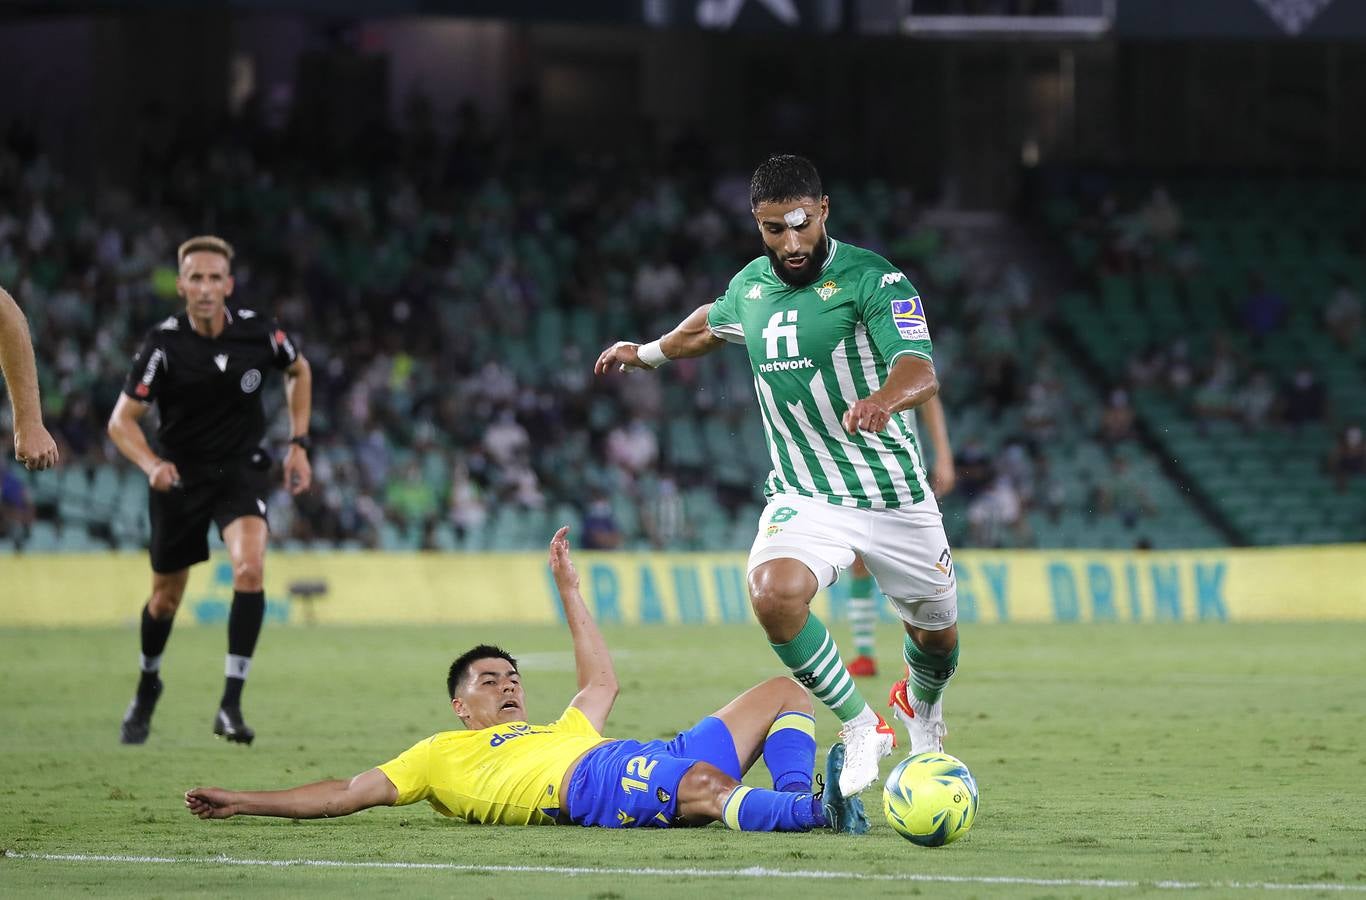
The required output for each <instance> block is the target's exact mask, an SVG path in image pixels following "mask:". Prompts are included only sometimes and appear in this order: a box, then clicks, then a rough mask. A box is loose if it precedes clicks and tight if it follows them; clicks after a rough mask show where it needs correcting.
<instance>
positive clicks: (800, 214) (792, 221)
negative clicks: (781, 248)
mask: <svg viewBox="0 0 1366 900" xmlns="http://www.w3.org/2000/svg"><path fill="white" fill-rule="evenodd" d="M783 221H784V222H786V223H787V227H788V228H796V227H797V226H799V225H805V224H806V207H804V206H799V207H797V208H796V209H793V210H789V211H787V212H785V213H783Z"/></svg>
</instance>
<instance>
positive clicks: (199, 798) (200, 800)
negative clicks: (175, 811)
mask: <svg viewBox="0 0 1366 900" xmlns="http://www.w3.org/2000/svg"><path fill="white" fill-rule="evenodd" d="M232 794H233V792H232V791H225V790H223V789H222V788H195V789H194V790H192V791H186V792H185V808H186V809H188V810H189V811H190V813H191V814H193V815H196V816H199V818H201V819H231V818H232V817H233V816H235V815H237V807H236V805H235V804H233V802H232Z"/></svg>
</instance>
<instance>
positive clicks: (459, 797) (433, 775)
mask: <svg viewBox="0 0 1366 900" xmlns="http://www.w3.org/2000/svg"><path fill="white" fill-rule="evenodd" d="M605 740H606V738H604V737H603V736H602V735H601V734H599V733H598V730H597V729H596V728H594V727H593V724H592V723H591V722H589V721H588V717H587V716H585V715H584V714H583V713H582V712H580V711H579V710H578V709H576V708H575V707H572V706H571V707H569V708H568V709H566V710H565V711H564V714H563V715H561V716H560V718H559V720H558V721H555V722H552V723H551V724H549V725H529V724H527V723H526V722H508V723H507V724H505V725H495V726H493V727H492V728H483V729H480V730H479V731H443V732H441V733H440V734H434V735H432V736H431V737H429V738H427V739H426V740H423V741H419V742H418V743H416V744H414V745H413V746H412V747H411V748H410V749H409V750H407V751H405V752H404V753H403V754H401V755H400V756H398V757H397V758H395V759H393V760H390V761H389V762H387V763H385V764H384V765H382V766H380V767H379V770H380V771H381V772H383V773H384V774H385V776H386V777H388V779H389V780H390V781H392V782H393V783H394V787H396V788H398V800H397V802H396V803H395V804H394V805H395V806H404V805H406V804H409V803H416V802H417V801H419V800H426V801H427V802H428V803H430V804H431V805H432V808H433V809H435V810H436V811H437V812H439V813H441V814H442V815H445V816H454V817H456V818H460V819H464V820H465V821H467V822H477V823H481V824H495V825H554V824H555V820H556V817H557V816H558V815H559V813H560V806H561V798H560V783H561V782H562V781H564V775H565V772H567V771H569V767H570V765H572V764H573V762H574V760H576V759H578V758H579V757H580V756H582V755H583V753H584V752H585V751H587V750H589V749H591V748H593V747H596V746H597V745H598V744H601V743H602V742H603V741H605Z"/></svg>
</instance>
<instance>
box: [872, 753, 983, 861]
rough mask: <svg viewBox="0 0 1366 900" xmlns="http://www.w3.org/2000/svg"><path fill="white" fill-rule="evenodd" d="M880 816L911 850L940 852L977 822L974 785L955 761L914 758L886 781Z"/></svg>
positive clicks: (944, 757)
mask: <svg viewBox="0 0 1366 900" xmlns="http://www.w3.org/2000/svg"><path fill="white" fill-rule="evenodd" d="M882 811H883V812H884V813H885V814H886V816H887V824H888V825H890V826H892V830H893V831H895V832H896V833H897V834H899V835H901V836H902V837H904V838H905V839H906V840H908V841H910V842H911V843H912V844H918V845H920V846H921V847H942V846H943V845H945V844H951V843H953V842H954V841H956V840H958V839H959V838H960V837H962V836H963V835H965V834H967V833H968V829H969V828H971V827H972V821H973V819H975V818H977V780H976V779H975V778H973V777H972V773H971V772H969V771H968V767H967V766H965V765H963V761H962V760H960V759H958V758H957V757H954V756H949V755H948V754H947V753H918V754H916V755H915V756H909V757H907V758H906V759H904V760H902V761H901V762H900V763H898V764H897V767H896V768H895V769H893V770H892V772H891V774H890V775H888V776H887V781H886V783H885V784H884V785H883V789H882Z"/></svg>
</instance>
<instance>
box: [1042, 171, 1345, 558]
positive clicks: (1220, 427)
mask: <svg viewBox="0 0 1366 900" xmlns="http://www.w3.org/2000/svg"><path fill="white" fill-rule="evenodd" d="M1183 193H1184V194H1185V195H1187V196H1188V197H1189V199H1188V200H1187V201H1182V200H1180V199H1179V198H1180V196H1181V195H1182V194H1183ZM1362 199H1363V198H1362V191H1361V189H1360V186H1359V185H1354V184H1350V183H1348V184H1343V183H1339V182H1333V181H1327V180H1322V181H1312V180H1310V181H1292V180H1287V179H1265V180H1261V181H1257V180H1248V181H1244V180H1239V179H1230V178H1225V179H1201V178H1195V177H1188V178H1186V179H1183V180H1178V181H1177V182H1175V183H1173V184H1167V185H1157V186H1153V183H1152V182H1151V181H1147V182H1144V181H1142V180H1129V181H1125V180H1122V179H1111V178H1108V177H1104V176H1085V177H1081V178H1079V179H1077V180H1076V181H1075V182H1074V183H1073V184H1072V185H1071V186H1070V189H1069V190H1066V191H1061V192H1060V193H1059V194H1058V195H1057V196H1056V197H1055V200H1054V203H1053V206H1052V208H1051V209H1050V211H1049V218H1050V220H1051V221H1052V224H1053V225H1054V226H1056V227H1057V228H1058V229H1059V231H1060V232H1061V233H1062V235H1063V236H1064V239H1065V240H1066V242H1067V246H1068V247H1069V248H1070V251H1071V255H1072V259H1073V261H1074V263H1075V264H1076V267H1077V270H1078V272H1079V273H1080V274H1081V275H1082V276H1083V279H1084V283H1085V284H1087V285H1088V286H1089V287H1090V289H1091V291H1092V293H1090V294H1088V297H1089V298H1090V299H1083V300H1079V301H1078V302H1079V304H1082V303H1092V304H1097V300H1098V304H1097V305H1098V307H1099V309H1097V310H1094V311H1085V310H1081V309H1077V310H1075V314H1074V315H1072V316H1071V317H1070V318H1071V321H1072V322H1073V324H1074V327H1075V328H1076V329H1077V331H1078V332H1079V333H1081V337H1083V338H1084V339H1085V342H1087V343H1088V345H1089V348H1090V349H1091V351H1092V355H1093V359H1094V360H1095V361H1096V362H1097V363H1098V365H1099V367H1100V368H1102V369H1104V370H1105V375H1106V377H1107V378H1108V379H1109V380H1110V381H1112V382H1113V383H1114V384H1115V386H1116V389H1115V392H1114V395H1126V394H1129V393H1134V394H1137V395H1139V396H1140V397H1142V398H1144V399H1145V400H1146V401H1148V402H1150V403H1151V406H1150V409H1149V412H1150V413H1152V415H1151V416H1150V419H1152V421H1151V422H1150V424H1151V425H1152V426H1153V427H1154V429H1155V433H1160V432H1162V431H1164V430H1165V425H1166V423H1168V422H1172V421H1174V420H1185V421H1186V422H1189V423H1190V424H1191V425H1192V427H1193V431H1194V433H1195V434H1196V435H1198V436H1202V437H1205V438H1207V439H1208V440H1207V441H1206V443H1207V445H1209V446H1212V447H1217V448H1220V449H1223V450H1225V451H1232V450H1234V449H1235V448H1239V447H1241V448H1243V450H1244V453H1245V455H1246V454H1247V453H1249V452H1250V453H1257V452H1260V449H1259V448H1262V447H1266V448H1275V449H1274V450H1272V451H1270V452H1269V455H1271V456H1272V457H1274V458H1275V459H1280V460H1285V458H1286V454H1287V453H1289V454H1293V455H1294V456H1295V457H1296V458H1297V461H1298V459H1303V458H1306V457H1307V458H1309V459H1310V460H1312V468H1313V469H1314V470H1315V472H1316V477H1321V478H1324V479H1326V480H1327V481H1329V482H1331V484H1332V486H1333V489H1334V490H1335V491H1336V492H1337V493H1338V494H1346V493H1348V492H1351V491H1354V490H1360V488H1359V487H1356V485H1358V484H1359V483H1360V482H1361V478H1360V476H1361V474H1362V469H1363V466H1362V462H1361V459H1362V457H1361V449H1360V448H1361V428H1362V424H1363V422H1366V336H1364V335H1363V333H1362V318H1363V303H1362V296H1361V289H1362V288H1361V286H1362V285H1363V283H1366V231H1364V230H1363V229H1362V227H1361V219H1360V217H1359V215H1358V214H1357V210H1358V209H1359V204H1360V202H1361V200H1362ZM1097 315H1099V316H1100V319H1097ZM1098 325H1104V326H1108V327H1109V329H1110V330H1111V331H1112V332H1113V333H1112V334H1111V335H1109V336H1106V335H1104V334H1100V336H1099V337H1097V333H1098V332H1103V331H1104V330H1105V329H1104V328H1101V327H1097V326H1098ZM1176 424H1177V425H1178V426H1179V425H1180V424H1181V423H1180V422H1176ZM1177 462H1178V464H1179V463H1180V461H1179V460H1178V461H1177ZM1298 474H1299V475H1303V474H1304V473H1303V472H1302V471H1301V472H1299V473H1298ZM1312 480H1313V479H1311V481H1312ZM1310 487H1312V485H1308V484H1302V485H1301V488H1310ZM1358 518H1360V519H1361V521H1359V522H1357V523H1356V524H1355V525H1353V524H1352V519H1351V516H1350V510H1348V509H1347V508H1345V507H1344V511H1343V521H1344V523H1345V524H1346V525H1347V526H1348V527H1347V529H1346V530H1345V531H1343V532H1342V534H1343V535H1344V536H1348V537H1350V536H1353V535H1356V536H1358V537H1361V536H1366V516H1359V517H1358Z"/></svg>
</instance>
